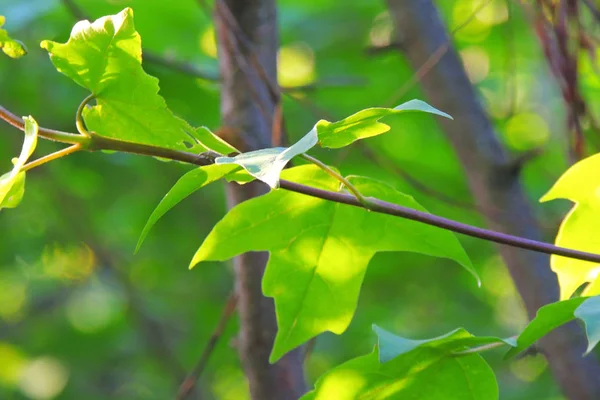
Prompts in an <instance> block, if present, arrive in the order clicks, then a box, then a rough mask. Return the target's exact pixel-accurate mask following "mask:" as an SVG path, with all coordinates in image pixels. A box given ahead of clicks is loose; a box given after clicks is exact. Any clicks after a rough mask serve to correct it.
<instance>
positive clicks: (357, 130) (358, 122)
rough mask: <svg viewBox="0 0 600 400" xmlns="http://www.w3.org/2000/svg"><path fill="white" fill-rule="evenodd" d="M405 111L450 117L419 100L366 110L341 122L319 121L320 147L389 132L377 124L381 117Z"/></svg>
mask: <svg viewBox="0 0 600 400" xmlns="http://www.w3.org/2000/svg"><path fill="white" fill-rule="evenodd" d="M407 111H421V112H426V113H430V114H436V115H439V116H442V117H446V118H450V119H452V117H451V116H450V115H448V114H446V113H445V112H442V111H440V110H438V109H437V108H435V107H432V106H430V105H429V104H427V103H425V102H424V101H421V100H410V101H407V102H406V103H404V104H400V105H399V106H397V107H395V108H367V109H365V110H362V111H359V112H357V113H356V114H354V115H351V116H349V117H348V118H344V119H342V120H341V121H337V122H329V121H325V120H320V121H319V122H317V124H316V125H315V128H316V129H317V134H318V136H319V143H320V145H321V146H322V147H329V148H334V149H335V148H339V147H344V146H348V145H349V144H351V143H353V142H355V141H357V140H359V139H365V138H368V137H372V136H377V135H380V134H382V133H385V132H387V131H389V130H390V126H389V125H387V124H384V123H383V122H379V120H380V119H381V118H383V117H387V116H389V115H394V114H401V113H404V112H407Z"/></svg>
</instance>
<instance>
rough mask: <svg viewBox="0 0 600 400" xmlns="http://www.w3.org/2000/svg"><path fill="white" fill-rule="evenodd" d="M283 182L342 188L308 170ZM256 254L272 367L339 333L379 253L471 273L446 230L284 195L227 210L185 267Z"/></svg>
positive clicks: (406, 201) (377, 190)
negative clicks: (262, 261)
mask: <svg viewBox="0 0 600 400" xmlns="http://www.w3.org/2000/svg"><path fill="white" fill-rule="evenodd" d="M282 176H283V177H285V179H289V180H292V181H295V182H299V183H303V184H309V185H311V186H314V187H318V188H321V189H325V190H330V191H338V190H340V185H339V182H338V181H337V180H335V179H334V178H332V177H331V176H329V175H328V174H327V173H326V172H324V171H322V170H321V169H319V168H317V167H316V166H313V165H305V166H300V167H296V168H291V169H288V170H285V171H283V173H282ZM349 179H350V180H351V182H352V183H353V184H354V185H355V186H356V187H357V188H358V190H360V191H361V193H363V194H364V195H365V196H373V197H376V198H379V199H382V200H387V201H391V202H393V203H396V204H400V205H403V206H406V207H410V208H414V209H418V210H423V208H422V207H421V206H420V205H419V204H418V203H417V202H416V201H415V200H414V199H413V198H412V197H410V196H406V195H404V194H402V193H400V192H397V191H396V190H394V189H393V188H391V187H390V186H388V185H386V184H383V183H380V182H377V181H374V180H371V179H367V178H362V177H351V178H349ZM261 250H264V251H270V252H271V255H270V259H269V263H268V265H267V269H266V272H265V276H264V278H263V292H264V294H265V295H266V296H269V297H273V298H275V307H276V313H277V321H278V326H279V331H278V333H277V337H276V339H275V345H274V348H273V352H272V354H271V361H272V362H274V361H275V360H277V359H279V358H280V357H281V356H282V355H283V354H285V353H286V352H288V351H289V350H291V349H293V348H294V347H296V346H298V345H300V344H302V343H304V342H305V341H307V340H309V339H310V338H312V337H314V336H316V335H318V334H320V333H322V332H325V331H331V332H334V333H337V334H340V333H342V332H344V330H345V329H346V328H347V326H348V324H349V323H350V321H351V319H352V316H353V314H354V310H355V308H356V303H357V300H358V294H359V291H360V286H361V284H362V280H363V277H364V274H365V271H366V268H367V264H368V263H369V261H370V260H371V258H372V257H373V255H374V254H375V253H376V252H378V251H412V252H417V253H422V254H427V255H431V256H437V257H445V258H448V259H451V260H454V261H456V262H457V263H459V264H461V265H462V266H463V267H464V268H466V269H467V270H468V271H469V272H471V273H472V274H474V275H476V273H475V271H474V270H473V267H472V266H471V262H470V260H469V258H468V256H467V255H466V253H465V252H464V250H463V248H462V247H461V245H460V243H459V242H458V240H457V239H456V237H455V236H454V235H453V234H452V233H451V232H449V231H445V230H443V229H439V228H436V227H432V226H429V225H425V224H421V223H418V222H414V221H410V220H407V219H403V218H395V217H392V216H387V215H382V214H378V213H374V212H370V211H366V210H364V209H362V208H358V207H351V206H347V205H343V204H338V203H334V202H329V201H325V200H321V199H317V198H314V197H310V196H306V195H303V194H298V193H294V192H290V191H284V190H277V191H272V192H270V193H269V194H267V195H264V196H260V197H258V198H255V199H252V200H249V201H246V202H244V203H242V204H239V205H237V206H236V207H234V208H233V209H231V210H230V211H229V213H228V214H227V215H226V216H225V217H224V218H223V219H222V220H221V221H220V222H219V223H218V224H217V225H216V226H215V227H214V228H213V230H212V232H211V233H210V234H209V236H208V237H207V238H206V240H205V241H204V243H203V244H202V246H201V247H200V248H199V249H198V251H197V252H196V255H195V256H194V258H193V260H192V262H191V266H190V267H193V266H194V265H195V264H197V263H198V262H200V261H206V260H219V261H223V260H227V259H229V258H232V257H234V256H236V255H239V254H242V253H245V252H248V251H261Z"/></svg>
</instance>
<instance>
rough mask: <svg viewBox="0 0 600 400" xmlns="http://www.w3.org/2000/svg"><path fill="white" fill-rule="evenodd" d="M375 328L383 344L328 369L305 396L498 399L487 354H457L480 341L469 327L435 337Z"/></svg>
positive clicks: (305, 399)
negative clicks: (412, 337) (416, 337)
mask: <svg viewBox="0 0 600 400" xmlns="http://www.w3.org/2000/svg"><path fill="white" fill-rule="evenodd" d="M374 329H375V331H376V332H377V335H378V336H379V346H378V349H376V350H375V351H374V352H373V353H371V354H369V355H366V356H362V357H358V358H355V359H353V360H350V361H348V362H346V363H344V364H342V365H339V366H337V367H335V368H334V369H332V370H330V371H328V372H327V373H325V375H324V376H322V377H321V378H319V380H318V381H317V384H316V388H315V390H314V391H312V392H310V393H307V394H306V395H305V396H304V397H302V400H317V399H323V400H324V399H331V398H335V399H340V400H343V399H348V400H350V399H358V398H360V399H382V400H383V399H427V400H434V399H440V400H442V399H444V400H453V399H456V400H464V399H474V400H475V399H481V400H493V399H497V398H498V385H497V383H496V378H495V376H494V373H493V372H492V370H491V368H490V367H489V365H488V364H487V363H486V362H485V361H484V360H483V358H481V356H479V355H478V354H467V355H460V356H459V355H453V354H452V353H453V352H454V351H456V350H459V349H462V348H464V346H465V345H468V344H475V343H476V342H475V341H473V340H474V338H473V336H471V335H470V334H469V333H468V332H467V331H465V330H463V329H460V330H456V331H453V332H450V333H449V334H447V335H444V336H440V337H438V338H434V339H429V340H407V339H404V338H401V337H398V336H396V335H393V334H391V333H390V332H387V331H385V330H383V329H381V328H378V327H375V326H374ZM480 343H481V342H480ZM488 343H490V342H488ZM377 350H379V355H378V354H377Z"/></svg>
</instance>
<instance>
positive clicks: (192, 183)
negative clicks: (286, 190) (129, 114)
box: [135, 165, 237, 253]
mask: <svg viewBox="0 0 600 400" xmlns="http://www.w3.org/2000/svg"><path fill="white" fill-rule="evenodd" d="M236 168H237V167H236V166H235V165H207V166H204V167H199V168H196V169H193V170H191V171H189V172H188V173H186V174H185V175H183V176H182V177H181V178H180V179H179V180H178V181H177V182H176V183H175V185H174V186H173V187H172V188H171V190H169V192H168V193H167V194H166V195H165V197H163V199H162V200H161V201H160V203H159V204H158V206H156V208H155V209H154V211H153V212H152V214H151V215H150V218H148V222H146V226H144V229H143V230H142V234H141V235H140V238H139V239H138V243H137V246H136V248H135V251H136V253H137V251H138V250H139V249H140V247H141V246H142V243H143V242H144V239H146V236H147V235H148V233H149V232H150V229H152V227H153V226H154V224H156V222H158V220H159V219H160V218H161V217H162V216H163V215H165V214H166V213H167V211H169V210H170V209H171V208H173V207H175V206H176V205H177V204H179V202H181V201H182V200H183V199H185V198H186V197H188V196H189V195H191V194H192V193H194V192H195V191H196V190H199V189H200V188H202V187H204V186H206V185H208V184H210V183H212V182H215V181H217V180H219V179H221V178H223V177H224V176H225V175H227V174H228V173H230V172H232V171H234V170H235V169H236Z"/></svg>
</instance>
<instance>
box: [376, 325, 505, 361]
mask: <svg viewBox="0 0 600 400" xmlns="http://www.w3.org/2000/svg"><path fill="white" fill-rule="evenodd" d="M373 330H374V331H375V333H376V334H377V337H378V339H379V343H378V347H379V362H381V363H385V362H388V361H390V360H393V359H394V358H396V357H398V356H400V355H402V354H405V353H408V352H410V351H412V350H414V349H416V348H417V347H432V348H436V349H441V350H444V351H446V352H447V353H451V352H455V351H462V350H467V349H469V348H473V347H476V346H482V345H485V344H490V343H505V344H507V345H509V346H513V347H514V346H516V342H515V340H514V339H511V338H509V339H501V338H498V337H493V336H473V335H471V334H470V333H469V332H467V331H466V330H465V329H463V328H458V329H455V330H453V331H451V332H448V333H446V334H445V335H441V336H438V337H434V338H431V339H422V340H412V339H406V338H403V337H400V336H396V335H394V334H393V333H390V332H388V331H386V330H384V329H381V328H380V327H378V326H376V325H373Z"/></svg>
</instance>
